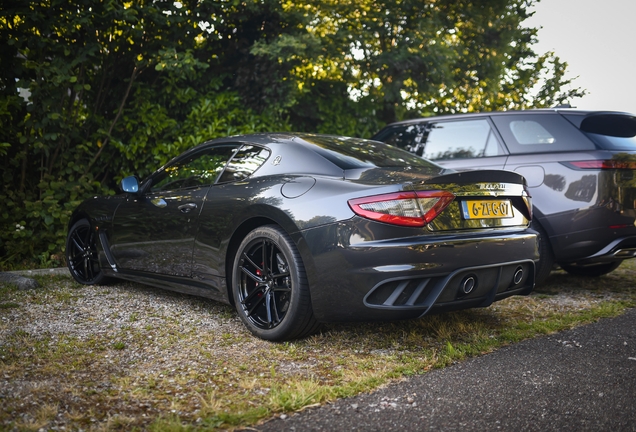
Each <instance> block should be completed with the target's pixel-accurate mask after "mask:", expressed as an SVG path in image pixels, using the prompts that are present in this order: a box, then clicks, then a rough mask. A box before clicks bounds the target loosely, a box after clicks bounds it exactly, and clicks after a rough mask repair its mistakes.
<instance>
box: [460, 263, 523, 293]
mask: <svg viewBox="0 0 636 432" xmlns="http://www.w3.org/2000/svg"><path fill="white" fill-rule="evenodd" d="M522 280H523V268H522V267H521V266H518V267H517V268H516V269H515V271H514V274H513V275H512V281H511V285H510V286H516V285H519V284H520V283H521V281H522ZM477 284H478V279H477V275H474V274H469V275H468V276H466V277H464V279H462V281H461V282H460V284H459V293H460V294H461V295H468V294H470V293H471V292H473V291H474V290H475V288H477Z"/></svg>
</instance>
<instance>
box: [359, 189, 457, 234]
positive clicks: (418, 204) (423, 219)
mask: <svg viewBox="0 0 636 432" xmlns="http://www.w3.org/2000/svg"><path fill="white" fill-rule="evenodd" d="M454 199H455V195H453V194H452V193H450V192H446V191H416V192H395V193H390V194H384V195H375V196H370V197H364V198H355V199H351V200H349V207H351V210H353V212H354V213H355V214H357V215H358V216H362V217H364V218H367V219H371V220H375V221H378V222H384V223H388V224H391V225H400V226H409V227H423V226H424V225H426V224H428V223H430V222H431V221H432V220H433V219H435V218H436V217H437V215H439V214H440V213H441V212H442V211H443V210H444V209H445V208H446V207H447V206H448V205H449V204H450V203H451V202H453V200H454Z"/></svg>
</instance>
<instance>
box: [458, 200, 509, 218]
mask: <svg viewBox="0 0 636 432" xmlns="http://www.w3.org/2000/svg"><path fill="white" fill-rule="evenodd" d="M462 213H463V216H464V219H502V218H511V217H512V216H513V214H512V206H511V205H510V201H509V200H473V201H462Z"/></svg>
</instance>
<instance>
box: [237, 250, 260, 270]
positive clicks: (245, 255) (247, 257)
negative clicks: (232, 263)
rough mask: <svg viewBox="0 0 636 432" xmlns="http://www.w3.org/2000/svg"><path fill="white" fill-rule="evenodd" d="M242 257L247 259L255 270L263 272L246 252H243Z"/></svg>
mask: <svg viewBox="0 0 636 432" xmlns="http://www.w3.org/2000/svg"><path fill="white" fill-rule="evenodd" d="M243 259H245V260H247V262H249V263H250V264H251V265H252V267H254V268H255V269H256V270H260V271H261V272H262V273H264V270H263V269H262V268H261V267H260V266H258V265H257V264H256V263H255V262H254V261H252V259H251V258H250V257H249V255H248V254H247V252H246V253H244V254H243ZM241 268H243V267H241Z"/></svg>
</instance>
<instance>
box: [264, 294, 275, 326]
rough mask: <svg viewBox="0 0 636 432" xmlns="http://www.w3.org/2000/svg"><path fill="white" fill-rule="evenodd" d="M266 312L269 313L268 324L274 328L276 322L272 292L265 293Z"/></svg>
mask: <svg viewBox="0 0 636 432" xmlns="http://www.w3.org/2000/svg"><path fill="white" fill-rule="evenodd" d="M265 312H266V313H267V321H266V322H267V326H268V327H269V328H272V327H273V326H274V323H273V322H272V293H270V292H268V293H266V294H265Z"/></svg>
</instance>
